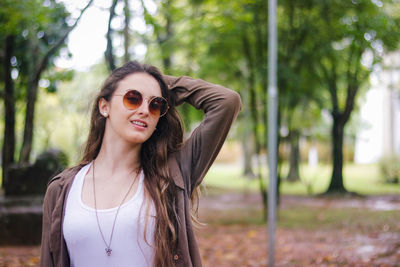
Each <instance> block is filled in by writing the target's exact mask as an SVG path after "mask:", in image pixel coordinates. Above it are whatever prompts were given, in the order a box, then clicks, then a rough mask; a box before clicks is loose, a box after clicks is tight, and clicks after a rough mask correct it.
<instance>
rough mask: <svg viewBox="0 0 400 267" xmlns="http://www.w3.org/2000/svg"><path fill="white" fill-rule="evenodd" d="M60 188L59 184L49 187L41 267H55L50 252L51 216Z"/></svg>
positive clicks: (44, 204) (45, 199) (43, 226)
mask: <svg viewBox="0 0 400 267" xmlns="http://www.w3.org/2000/svg"><path fill="white" fill-rule="evenodd" d="M58 188H59V186H58V185H57V183H54V182H52V183H50V184H49V186H48V187H47V191H46V195H45V198H44V202H43V222H42V243H41V249H40V266H41V267H53V266H54V262H53V257H52V253H51V250H50V232H51V218H52V216H51V214H52V211H53V208H54V205H55V202H56V197H57V194H58V193H57V191H58Z"/></svg>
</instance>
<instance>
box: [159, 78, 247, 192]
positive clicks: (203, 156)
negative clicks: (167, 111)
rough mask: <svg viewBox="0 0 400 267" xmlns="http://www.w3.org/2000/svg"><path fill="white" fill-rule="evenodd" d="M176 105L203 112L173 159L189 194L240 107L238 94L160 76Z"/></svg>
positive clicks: (203, 83) (206, 83) (192, 80)
mask: <svg viewBox="0 0 400 267" xmlns="http://www.w3.org/2000/svg"><path fill="white" fill-rule="evenodd" d="M164 80H165V81H166V83H167V85H168V87H169V89H170V90H171V91H172V92H173V94H174V95H175V98H176V103H177V105H179V104H181V103H183V102H187V103H189V104H191V105H192V106H194V107H195V108H196V109H200V110H203V111H204V113H205V114H204V118H203V121H202V122H201V124H200V125H199V126H198V127H197V128H196V129H195V130H194V131H193V133H192V134H191V136H190V138H189V139H188V140H186V141H185V143H184V144H183V147H182V149H181V150H180V152H179V153H178V154H177V156H176V158H177V161H178V165H179V167H180V170H181V173H182V176H183V179H184V182H185V187H186V188H187V189H188V193H189V195H191V193H192V192H193V190H194V189H195V188H196V186H198V185H199V184H200V183H201V181H202V180H203V178H204V176H205V175H206V173H207V171H208V169H209V168H210V166H211V164H212V163H213V162H214V160H215V158H216V157H217V155H218V152H219V151H220V149H221V147H222V145H223V143H224V141H225V138H226V136H227V134H228V132H229V129H230V127H231V125H232V123H233V122H234V121H235V119H236V117H237V114H238V112H239V110H240V108H241V100H240V96H239V94H238V93H236V92H234V91H232V90H230V89H227V88H225V87H223V86H220V85H215V84H212V83H208V82H206V81H203V80H200V79H192V78H190V77H185V76H183V77H179V78H177V77H172V76H168V75H164Z"/></svg>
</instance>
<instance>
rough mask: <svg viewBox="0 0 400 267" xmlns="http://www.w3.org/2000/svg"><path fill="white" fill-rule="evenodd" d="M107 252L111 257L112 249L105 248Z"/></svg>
mask: <svg viewBox="0 0 400 267" xmlns="http://www.w3.org/2000/svg"><path fill="white" fill-rule="evenodd" d="M105 251H106V254H107V256H111V252H112V249H111V248H109V247H107V248H105Z"/></svg>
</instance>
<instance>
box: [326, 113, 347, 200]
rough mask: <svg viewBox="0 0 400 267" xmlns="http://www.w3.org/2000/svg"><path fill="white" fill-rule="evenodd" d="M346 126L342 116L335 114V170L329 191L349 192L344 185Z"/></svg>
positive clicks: (333, 147)
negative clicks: (344, 139)
mask: <svg viewBox="0 0 400 267" xmlns="http://www.w3.org/2000/svg"><path fill="white" fill-rule="evenodd" d="M344 126H345V124H344V123H343V122H342V120H341V118H340V116H333V127H332V157H333V171H332V178H331V183H330V185H329V187H328V190H327V193H333V192H335V193H336V192H338V193H343V192H347V191H346V189H345V188H344V185H343V138H344Z"/></svg>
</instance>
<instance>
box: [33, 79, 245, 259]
mask: <svg viewBox="0 0 400 267" xmlns="http://www.w3.org/2000/svg"><path fill="white" fill-rule="evenodd" d="M164 80H165V82H166V83H167V85H168V87H169V89H170V90H171V91H172V93H173V94H174V95H175V97H176V101H177V102H176V104H178V105H179V104H181V103H183V102H188V103H189V104H191V105H192V106H194V107H195V108H196V109H201V110H203V111H204V113H205V115H204V119H203V121H202V122H201V124H200V125H199V126H198V127H197V128H196V129H195V130H194V131H193V133H192V134H191V136H190V137H189V138H188V139H187V140H186V141H185V142H184V144H183V145H182V147H181V149H180V150H179V151H178V152H176V153H174V154H172V155H170V157H169V160H168V167H169V173H170V176H171V177H172V178H173V180H174V183H175V188H176V200H177V201H176V212H177V214H178V220H179V222H180V223H179V230H178V246H177V249H176V251H175V253H174V259H173V260H174V262H175V266H177V267H191V266H193V267H199V266H201V258H200V253H199V249H198V245H197V241H196V238H195V235H194V232H193V225H192V221H191V213H190V209H191V207H190V197H191V195H192V192H193V191H194V190H195V188H196V187H197V186H198V185H199V184H200V183H201V181H202V180H203V178H204V176H205V174H206V172H207V170H208V169H209V168H210V166H211V164H212V163H213V161H214V159H215V158H216V156H217V154H218V152H219V150H220V149H221V146H222V144H223V143H224V141H225V138H226V136H227V134H228V131H229V129H230V127H231V125H232V123H233V122H234V120H235V119H236V116H237V114H238V112H239V110H240V108H241V101H240V97H239V95H238V94H237V93H236V92H234V91H231V90H229V89H227V88H225V87H222V86H220V85H214V84H211V83H208V82H205V81H203V80H199V79H192V78H190V77H179V78H176V77H172V76H167V75H164ZM82 167H83V165H78V166H75V167H72V168H69V169H66V170H65V171H63V172H62V173H60V174H58V175H57V176H55V177H54V178H53V179H52V180H51V181H50V182H49V185H48V188H47V192H46V195H45V199H44V204H43V228H42V229H43V230H42V246H41V258H40V266H41V267H53V266H54V267H67V266H70V264H69V256H68V250H67V246H66V243H65V240H64V237H63V228H62V225H63V219H64V212H65V204H66V199H67V196H68V192H69V189H70V188H71V185H72V182H73V179H74V177H75V175H76V173H77V172H78V171H79V170H80V168H82Z"/></svg>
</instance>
